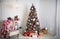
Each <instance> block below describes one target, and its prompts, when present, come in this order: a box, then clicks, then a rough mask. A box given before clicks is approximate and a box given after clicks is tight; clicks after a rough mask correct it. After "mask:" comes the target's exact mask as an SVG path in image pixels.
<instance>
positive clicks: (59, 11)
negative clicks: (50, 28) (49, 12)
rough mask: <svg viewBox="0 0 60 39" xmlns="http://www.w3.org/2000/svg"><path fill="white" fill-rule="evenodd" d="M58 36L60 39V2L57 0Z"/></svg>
mask: <svg viewBox="0 0 60 39" xmlns="http://www.w3.org/2000/svg"><path fill="white" fill-rule="evenodd" d="M56 36H57V38H58V39H60V0H57V30H56Z"/></svg>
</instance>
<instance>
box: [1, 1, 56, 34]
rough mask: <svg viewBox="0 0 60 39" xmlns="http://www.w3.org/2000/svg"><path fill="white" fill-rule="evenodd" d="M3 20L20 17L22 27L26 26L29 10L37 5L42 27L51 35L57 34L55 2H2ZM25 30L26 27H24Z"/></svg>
mask: <svg viewBox="0 0 60 39" xmlns="http://www.w3.org/2000/svg"><path fill="white" fill-rule="evenodd" d="M1 3H2V18H1V19H2V20H4V19H6V18H7V17H9V16H10V17H12V18H13V17H14V16H15V15H18V16H19V18H20V23H21V26H23V27H24V26H26V20H27V18H28V14H29V11H30V10H29V9H30V7H31V5H32V3H33V4H34V5H35V7H36V10H37V14H38V18H39V21H40V25H41V27H47V28H48V30H49V32H50V33H51V34H55V7H56V6H55V5H56V4H55V3H56V2H55V0H17V1H15V0H1ZM24 28H25V27H24Z"/></svg>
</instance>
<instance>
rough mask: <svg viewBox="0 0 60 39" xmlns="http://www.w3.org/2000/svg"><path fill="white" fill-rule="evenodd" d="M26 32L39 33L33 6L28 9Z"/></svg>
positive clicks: (38, 24)
mask: <svg viewBox="0 0 60 39" xmlns="http://www.w3.org/2000/svg"><path fill="white" fill-rule="evenodd" d="M26 31H32V32H35V31H37V32H38V33H39V31H40V23H39V20H38V17H37V13H36V8H35V6H34V5H33V4H32V6H31V8H30V13H29V17H28V20H27V29H26Z"/></svg>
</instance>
